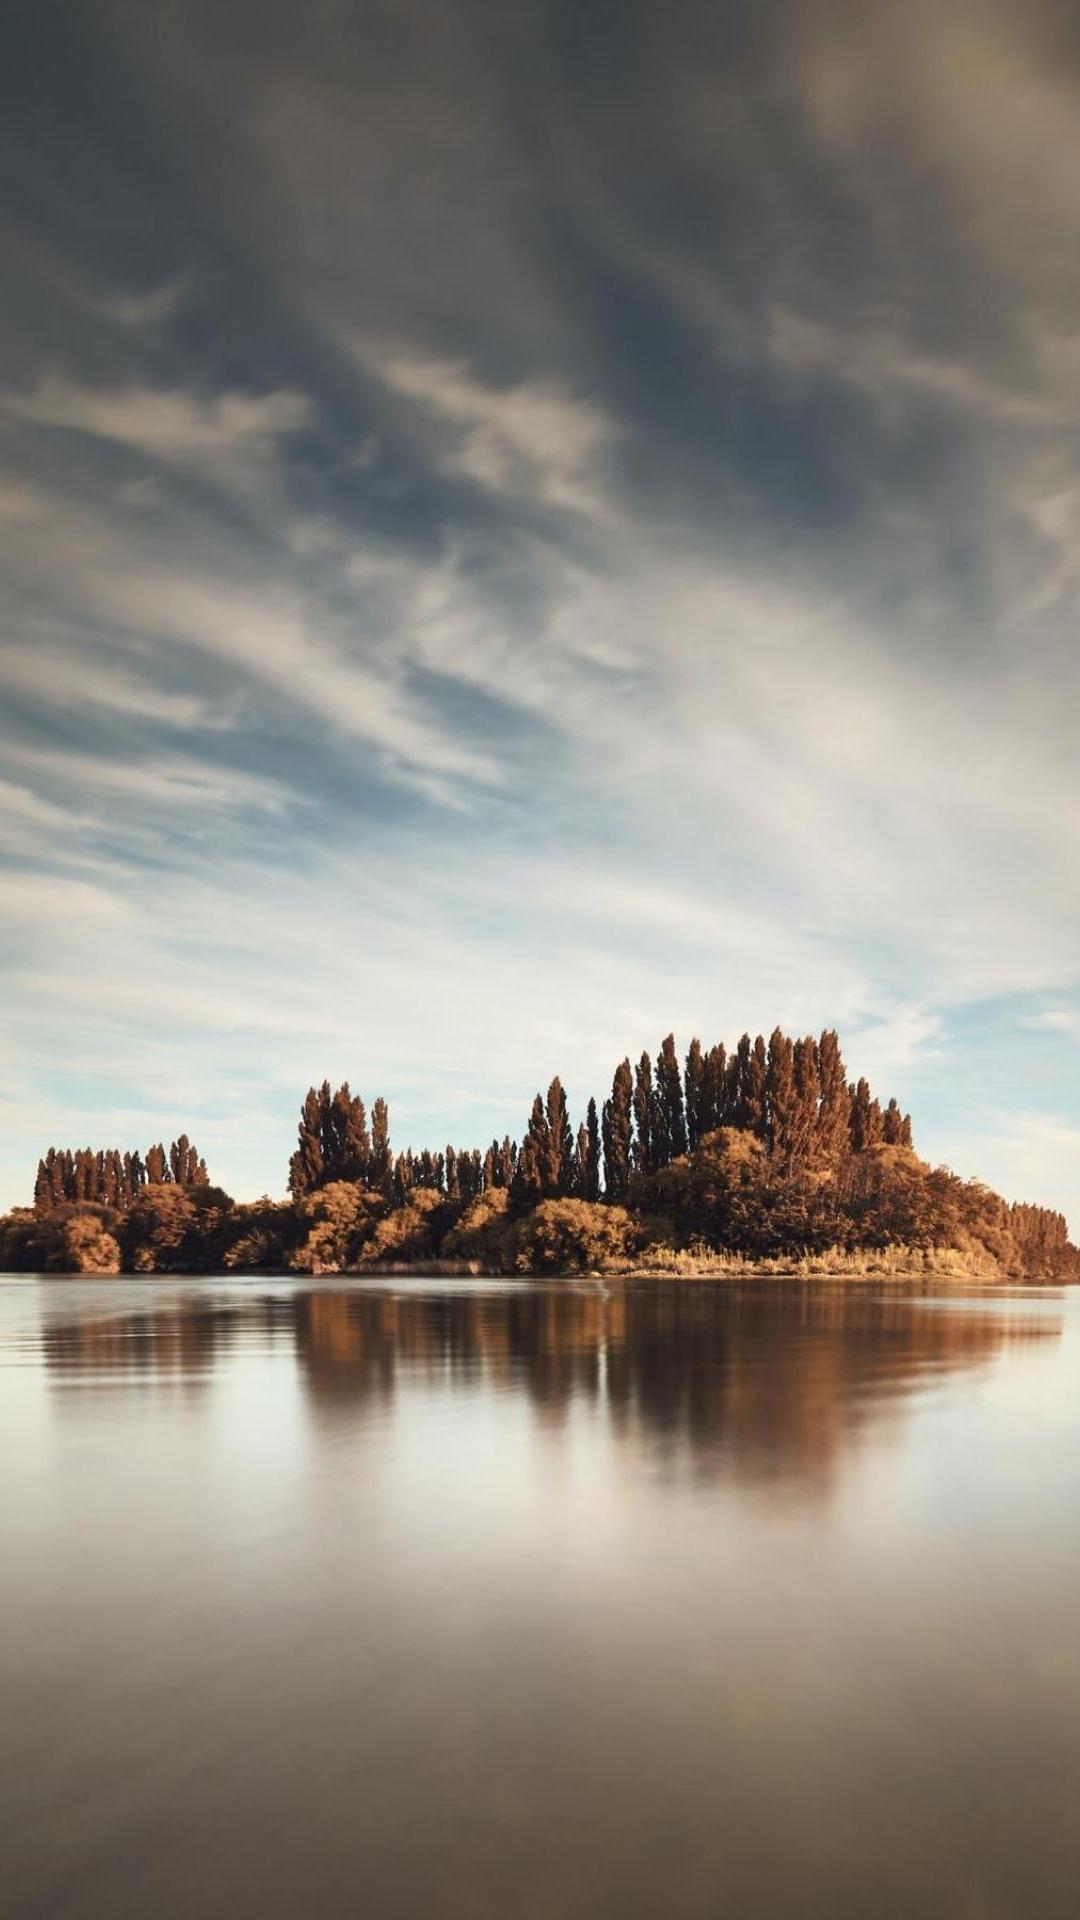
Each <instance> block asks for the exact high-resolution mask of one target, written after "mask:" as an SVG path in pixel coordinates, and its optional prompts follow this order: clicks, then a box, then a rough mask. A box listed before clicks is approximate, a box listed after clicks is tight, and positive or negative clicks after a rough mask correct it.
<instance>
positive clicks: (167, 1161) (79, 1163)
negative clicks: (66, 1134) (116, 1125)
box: [34, 1133, 210, 1214]
mask: <svg viewBox="0 0 1080 1920" xmlns="http://www.w3.org/2000/svg"><path fill="white" fill-rule="evenodd" d="M170 1183H172V1184H175V1185H176V1186H178V1187H206V1186H209V1184H210V1176H209V1174H208V1173H207V1171H206V1161H205V1160H204V1159H203V1158H202V1156H201V1154H200V1153H199V1150H198V1148H197V1147H196V1146H194V1145H193V1144H192V1142H191V1141H190V1140H189V1139H188V1137H187V1134H186V1133H182V1134H181V1135H180V1138H179V1139H178V1140H174V1141H173V1143H172V1145H171V1147H170V1148H169V1150H168V1152H167V1153H166V1151H165V1148H164V1146H163V1145H162V1144H161V1142H160V1141H159V1142H158V1144H157V1146H154V1147H148V1148H147V1151H146V1157H145V1159H144V1158H143V1156H142V1154H140V1153H139V1152H138V1151H136V1152H134V1153H121V1152H120V1151H119V1150H118V1149H117V1148H116V1147H110V1148H108V1149H106V1150H105V1151H99V1152H95V1151H94V1149H93V1147H76V1148H75V1149H74V1151H72V1149H71V1148H70V1147H50V1148H49V1149H48V1151H47V1153H46V1154H45V1155H44V1156H43V1158H42V1159H40V1160H39V1161H38V1170H37V1178H36V1180H35V1181H34V1211H35V1213H38V1214H45V1213H49V1212H51V1211H52V1209H53V1208H54V1207H60V1206H63V1205H64V1203H65V1202H67V1201H92V1202H95V1203H97V1204H99V1205H101V1206H103V1207H115V1208H118V1209H119V1210H121V1211H123V1210H124V1209H126V1208H128V1207H130V1206H131V1205H132V1203H133V1201H134V1200H135V1198H136V1196H137V1195H138V1194H140V1193H141V1192H142V1190H143V1188H144V1187H163V1186H168V1185H169V1184H170Z"/></svg>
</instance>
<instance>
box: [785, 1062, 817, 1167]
mask: <svg viewBox="0 0 1080 1920" xmlns="http://www.w3.org/2000/svg"><path fill="white" fill-rule="evenodd" d="M794 1065H795V1118H794V1125H793V1129H792V1139H791V1157H792V1159H793V1160H799V1161H803V1160H806V1159H808V1158H809V1157H810V1155H811V1153H812V1151H813V1146H814V1135H815V1132H816V1129H817V1117H818V1101H819V1099H820V1097H821V1085H820V1081H819V1078H818V1049H817V1041H816V1040H815V1039H814V1036H813V1034H810V1033H808V1034H807V1035H806V1036H805V1037H804V1038H803V1039H802V1040H796V1042H795V1054H794Z"/></svg>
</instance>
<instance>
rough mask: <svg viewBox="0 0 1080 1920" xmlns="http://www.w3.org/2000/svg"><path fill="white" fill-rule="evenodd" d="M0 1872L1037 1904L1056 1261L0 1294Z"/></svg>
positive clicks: (88, 1884)
mask: <svg viewBox="0 0 1080 1920" xmlns="http://www.w3.org/2000/svg"><path fill="white" fill-rule="evenodd" d="M0 1613H2V1617H0V1809H2V1818H3V1842H2V1853H0V1888H2V1891H0V1905H3V1906H4V1910H5V1911H6V1912H10V1913H11V1914H12V1915H13V1916H18V1920H37V1916H45V1915H47V1916H50V1920H51V1917H52V1916H56V1917H57V1920H63V1917H66V1916H93V1920H98V1917H99V1916H100V1920H123V1917H124V1916H128V1915H130V1916H133V1917H134V1916H138V1920H148V1917H149V1916H165V1917H166V1920H169V1917H171V1916H177V1920H179V1917H180V1916H183V1917H184V1920H190V1916H195V1915H200V1916H201V1915H210V1914H213V1915H218V1914H220V1915H223V1916H226V1915H227V1916H241V1920H246V1917H247V1916H251V1917H252V1920H255V1916H259V1920H274V1917H275V1916H282V1920H284V1917H285V1916H287V1917H288V1920H303V1916H308V1915H323V1914H333V1915H337V1914H342V1915H358V1916H364V1920H382V1917H383V1916H398V1915H400V1916H403V1917H404V1916H408V1920H426V1917H427V1916H432V1917H433V1920H434V1917H436V1916H437V1917H438V1920H457V1917H458V1916H461V1917H462V1920H465V1917H466V1916H468V1920H488V1917H489V1916H490V1920H548V1917H549V1916H550V1917H551V1920H564V1917H565V1916H605V1920H606V1917H607V1916H612V1917H613V1920H614V1916H619V1917H620V1920H624V1917H626V1916H629V1917H630V1920H633V1917H634V1916H642V1917H643V1920H644V1917H646V1916H647V1917H648V1920H652V1917H653V1916H657V1917H658V1920H660V1917H661V1916H663V1917H666V1916H701V1917H702V1920H706V1917H707V1920H718V1916H721V1915H732V1916H736V1917H737V1920H746V1917H747V1916H756V1915H767V1916H784V1917H786V1916H789V1915H790V1916H799V1917H800V1920H804V1917H805V1916H816V1915H821V1916H823V1917H824V1916H828V1917H829V1920H837V1917H838V1916H840V1917H844V1920H846V1916H852V1917H853V1920H854V1917H855V1916H858V1920H880V1917H881V1916H892V1915H896V1916H901V1915H902V1916H904V1917H905V1920H914V1917H915V1916H920V1917H921V1916H925V1915H934V1916H937V1915H941V1916H946V1915H947V1916H949V1920H967V1917H969V1916H970V1917H971V1920H974V1917H975V1916H987V1917H988V1920H1002V1917H1003V1916H1017V1917H1018V1920H1019V1917H1020V1916H1023V1920H1033V1917H1035V1920H1041V1917H1042V1916H1056V1915H1059V1914H1060V1915H1068V1916H1070V1920H1072V1916H1073V1915H1074V1914H1075V1913H1076V1911H1077V1903H1078V1901H1080V1891H1078V1889H1080V1297H1078V1296H1075V1295H1068V1294H1065V1293H1057V1292H1054V1293H1033V1292H1023V1293H1021V1292H991V1293H982V1294H972V1293H962V1294H957V1295H956V1296H955V1297H948V1296H945V1295H941V1294H938V1295H931V1296H927V1297H918V1296H914V1295H903V1294H891V1295H890V1294H886V1293H884V1292H882V1291H881V1290H879V1289H876V1288H872V1287H870V1286H869V1285H865V1286H862V1287H851V1288H848V1289H846V1290H845V1289H826V1290H816V1291H813V1292H799V1291H796V1290H792V1289H787V1288H785V1287H783V1286H781V1285H779V1284H778V1283H775V1282H773V1283H768V1284H764V1285H762V1286H760V1287H758V1288H739V1289H733V1288H729V1287H725V1286H722V1285H720V1286H715V1285H708V1284H688V1283H686V1282H669V1283H662V1284H656V1285H653V1284H642V1285H638V1284H628V1285H618V1284H616V1285H603V1284H601V1283H599V1282H597V1283H582V1284H570V1283H563V1284H556V1285H536V1286H533V1285H530V1284H527V1283H522V1282H517V1283H509V1282H508V1283H506V1284H502V1283H485V1282H476V1283H472V1284H470V1283H459V1282H450V1281H446V1282H429V1281H412V1282H402V1283H393V1284H391V1283H373V1282H368V1283H361V1284H352V1283H344V1282H343V1283H340V1284H336V1283H324V1282H314V1283H312V1282H295V1283H294V1282H291V1281H285V1280H282V1281H279V1280H253V1281H242V1282H237V1281H234V1280H222V1281H205V1282H203V1281H200V1282H198V1283H196V1282H190V1283H189V1282H175V1281H170V1280H162V1279H157V1280H153V1279H149V1280H145V1281H142V1280H115V1279H108V1280H100V1281H98V1280H69V1279H46V1280H37V1279H27V1278H14V1277H13V1278H11V1279H5V1280H2V1281H0Z"/></svg>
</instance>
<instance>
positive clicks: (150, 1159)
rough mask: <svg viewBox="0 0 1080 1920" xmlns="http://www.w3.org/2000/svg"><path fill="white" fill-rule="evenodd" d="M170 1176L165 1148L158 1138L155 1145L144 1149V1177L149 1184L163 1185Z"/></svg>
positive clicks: (154, 1185) (153, 1185)
mask: <svg viewBox="0 0 1080 1920" xmlns="http://www.w3.org/2000/svg"><path fill="white" fill-rule="evenodd" d="M171 1177H172V1176H171V1174H170V1172H169V1163H168V1160H167V1159H166V1157H165V1148H164V1147H163V1146H162V1144H161V1142H160V1140H159V1141H158V1144H157V1146H156V1147H148V1148H147V1150H146V1178H147V1181H148V1183H149V1184H150V1186H152V1187H163V1186H166V1185H167V1184H168V1182H169V1180H170V1179H171Z"/></svg>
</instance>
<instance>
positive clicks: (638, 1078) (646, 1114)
mask: <svg viewBox="0 0 1080 1920" xmlns="http://www.w3.org/2000/svg"><path fill="white" fill-rule="evenodd" d="M652 1128H653V1083H652V1061H651V1060H650V1058H649V1056H648V1054H647V1053H643V1054H642V1056H641V1059H640V1060H639V1061H638V1063H637V1072H636V1073H635V1075H634V1147H633V1160H634V1166H635V1167H636V1168H637V1171H638V1172H639V1173H651V1172H652V1170H653V1164H654V1163H653V1144H652Z"/></svg>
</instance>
